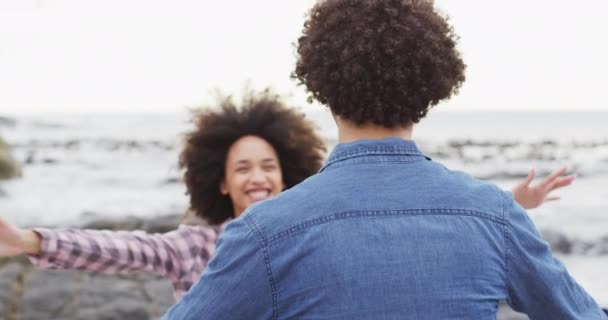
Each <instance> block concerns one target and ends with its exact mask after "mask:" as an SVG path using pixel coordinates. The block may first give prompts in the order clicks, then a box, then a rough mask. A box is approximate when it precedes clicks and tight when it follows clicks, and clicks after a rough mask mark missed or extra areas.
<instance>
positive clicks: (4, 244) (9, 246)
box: [0, 218, 40, 257]
mask: <svg viewBox="0 0 608 320" xmlns="http://www.w3.org/2000/svg"><path fill="white" fill-rule="evenodd" d="M39 253H40V237H39V236H38V234H36V233H35V232H34V231H32V230H23V229H20V228H18V227H17V226H15V225H12V224H10V223H8V222H6V220H4V219H2V218H0V257H10V256H16V255H20V254H32V255H36V254H39Z"/></svg>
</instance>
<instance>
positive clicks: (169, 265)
mask: <svg viewBox="0 0 608 320" xmlns="http://www.w3.org/2000/svg"><path fill="white" fill-rule="evenodd" d="M194 123H195V130H194V131H192V132H191V133H189V134H187V135H186V139H185V146H184V149H183V151H182V153H181V155H180V162H179V163H180V167H181V168H182V169H184V181H185V183H186V186H187V190H188V194H189V195H190V210H191V212H193V213H194V214H196V215H197V216H199V217H201V218H203V219H205V220H206V221H207V223H208V224H204V225H194V226H192V225H182V226H180V227H179V228H178V229H177V230H175V231H172V232H168V233H165V234H147V233H145V232H142V231H98V230H79V229H71V230H50V229H42V228H37V229H32V230H21V229H18V228H17V227H15V226H13V225H10V224H8V223H6V222H5V221H4V220H2V219H0V256H13V255H20V254H27V255H28V256H29V259H30V261H31V262H32V264H33V265H34V266H36V267H39V268H47V269H77V270H87V271H95V272H103V273H106V274H116V273H126V272H132V271H151V272H155V273H158V274H160V275H162V276H163V277H166V278H168V279H169V280H170V281H171V283H172V284H173V287H174V289H175V292H174V293H175V297H176V298H179V297H180V296H181V295H182V294H183V293H185V292H186V291H188V289H189V288H190V287H191V286H192V285H193V283H194V282H196V281H197V280H198V278H199V275H200V274H201V273H202V272H203V270H204V269H205V267H206V266H207V262H208V261H209V259H210V258H211V256H212V255H213V254H214V252H215V246H216V241H217V238H218V236H219V234H220V233H221V231H222V230H223V228H224V226H225V224H226V223H227V222H229V221H230V220H231V219H233V218H236V217H238V216H239V215H241V214H242V213H243V211H244V210H245V209H246V208H247V207H249V206H250V205H252V204H254V203H256V202H258V201H261V200H265V199H268V198H270V197H272V196H274V195H276V194H278V193H279V192H281V191H282V190H284V189H287V188H290V187H292V186H294V185H296V184H298V183H300V182H301V181H303V180H304V179H306V178H307V177H309V176H311V175H312V174H314V173H315V172H317V170H318V169H319V168H320V167H321V165H322V161H323V158H324V154H325V147H324V145H323V142H322V140H321V138H320V137H319V136H318V135H317V134H316V133H315V131H314V129H313V125H312V123H311V122H310V121H308V120H307V119H305V118H304V116H303V115H302V114H300V113H298V112H296V111H294V110H293V109H290V108H288V107H287V106H286V105H285V104H284V103H283V102H282V101H281V100H280V99H279V97H278V96H276V95H272V94H271V93H270V92H269V91H264V92H262V93H260V94H255V93H249V94H247V95H246V97H245V98H244V99H243V103H242V106H240V107H238V106H236V105H235V104H234V103H233V102H232V100H231V99H230V98H225V99H223V100H222V102H221V105H220V108H219V110H217V111H213V110H208V111H202V112H200V113H198V114H196V116H195V118H194ZM565 171H566V168H562V169H560V170H558V171H556V172H554V173H553V174H552V175H551V176H549V177H547V178H545V179H544V180H543V181H542V182H541V183H540V184H538V185H535V186H530V183H531V182H532V180H533V179H534V172H533V171H532V172H531V173H530V175H529V176H528V177H527V178H526V179H525V180H524V181H523V182H522V183H520V184H519V185H518V186H517V187H516V188H515V189H514V190H513V191H514V196H515V198H516V200H517V201H518V202H519V203H520V204H521V205H522V206H524V207H526V208H534V207H537V206H538V205H540V204H542V203H543V202H544V201H548V200H555V199H557V198H554V197H548V194H549V193H550V192H551V191H552V190H555V189H556V188H560V187H563V186H566V185H568V184H570V183H571V182H572V181H573V179H574V177H573V176H562V175H563V174H564V172H565Z"/></svg>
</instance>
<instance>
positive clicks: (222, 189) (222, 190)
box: [220, 179, 228, 195]
mask: <svg viewBox="0 0 608 320" xmlns="http://www.w3.org/2000/svg"><path fill="white" fill-rule="evenodd" d="M220 193H221V194H223V195H228V188H226V180H225V179H222V181H221V182H220Z"/></svg>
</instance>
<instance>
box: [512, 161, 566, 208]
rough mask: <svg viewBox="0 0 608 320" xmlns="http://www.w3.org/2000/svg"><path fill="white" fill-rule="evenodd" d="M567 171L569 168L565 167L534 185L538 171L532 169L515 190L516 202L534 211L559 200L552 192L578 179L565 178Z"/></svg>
mask: <svg viewBox="0 0 608 320" xmlns="http://www.w3.org/2000/svg"><path fill="white" fill-rule="evenodd" d="M567 170H568V167H567V166H563V167H561V168H559V169H558V170H556V171H554V172H553V173H551V174H550V175H549V176H547V177H546V178H544V179H543V180H541V181H540V182H539V183H537V184H535V185H532V181H533V180H534V178H535V177H536V171H535V170H534V169H531V170H530V173H529V174H528V176H527V177H526V178H525V179H524V180H523V181H522V182H520V183H519V184H518V185H517V186H515V188H513V197H514V198H515V201H516V202H517V203H519V205H520V206H522V207H523V208H524V209H534V208H537V207H539V206H540V205H542V204H543V203H545V202H546V201H554V200H559V197H558V196H553V195H551V192H553V190H556V189H559V188H562V187H565V186H568V185H570V184H572V182H573V181H574V179H575V178H576V175H567V176H564V174H565V173H566V171H567Z"/></svg>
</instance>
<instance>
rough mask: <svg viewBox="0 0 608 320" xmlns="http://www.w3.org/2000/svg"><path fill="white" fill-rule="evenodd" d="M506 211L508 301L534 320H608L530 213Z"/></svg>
mask: <svg viewBox="0 0 608 320" xmlns="http://www.w3.org/2000/svg"><path fill="white" fill-rule="evenodd" d="M509 206H510V209H508V210H507V214H508V215H509V216H508V217H507V227H506V228H507V230H506V233H505V235H506V242H507V243H506V247H507V253H506V267H507V277H508V279H507V280H508V281H507V285H508V298H507V302H508V303H509V305H510V306H511V307H512V308H513V309H514V310H516V311H519V312H523V313H526V314H527V315H528V316H529V317H530V318H531V319H590V320H591V319H605V315H604V313H603V311H602V310H601V309H600V307H599V306H598V305H597V303H596V302H595V300H593V298H592V297H591V296H590V295H589V294H588V293H587V292H586V291H585V290H584V289H583V288H582V287H581V286H580V285H579V284H578V283H577V282H576V281H575V280H574V279H573V278H572V276H570V274H569V273H568V271H567V270H566V268H565V267H564V265H563V264H562V263H561V262H560V261H559V260H557V259H556V258H555V257H553V255H552V253H551V250H550V249H549V245H548V244H547V242H545V241H544V240H542V238H541V236H540V233H539V232H538V231H537V229H536V227H535V226H534V224H533V223H532V221H531V219H530V217H529V216H528V214H527V213H526V212H525V211H524V209H523V208H521V207H520V206H519V205H518V204H516V203H514V201H511V204H510V205H509Z"/></svg>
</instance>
